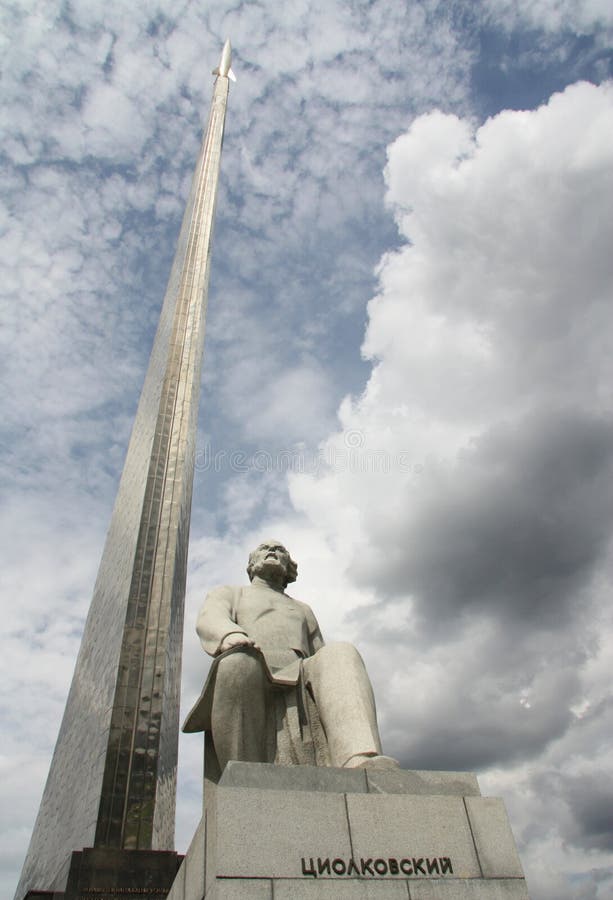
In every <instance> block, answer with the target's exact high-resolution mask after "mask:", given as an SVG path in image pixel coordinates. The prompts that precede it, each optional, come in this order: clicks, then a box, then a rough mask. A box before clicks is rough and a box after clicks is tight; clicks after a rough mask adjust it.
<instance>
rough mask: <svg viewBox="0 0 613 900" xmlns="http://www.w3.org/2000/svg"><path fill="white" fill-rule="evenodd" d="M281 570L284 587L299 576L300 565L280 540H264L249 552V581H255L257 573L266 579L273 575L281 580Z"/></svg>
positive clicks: (275, 578)
mask: <svg viewBox="0 0 613 900" xmlns="http://www.w3.org/2000/svg"><path fill="white" fill-rule="evenodd" d="M281 572H283V580H284V581H285V585H284V587H287V585H288V584H291V583H292V581H295V580H296V578H297V577H298V566H297V564H296V563H295V562H294V560H293V559H292V558H291V556H290V555H289V553H288V551H287V550H286V549H285V547H284V546H283V544H282V543H281V542H280V541H275V540H268V541H262V543H261V544H259V545H258V546H257V547H256V548H255V550H253V551H252V552H251V553H250V554H249V563H248V565H247V575H248V576H249V581H253V578H254V576H255V575H259V576H260V577H261V578H264V579H266V578H267V577H268V578H270V577H271V576H272V577H273V579H274V580H281V579H280V578H279V575H280V574H281Z"/></svg>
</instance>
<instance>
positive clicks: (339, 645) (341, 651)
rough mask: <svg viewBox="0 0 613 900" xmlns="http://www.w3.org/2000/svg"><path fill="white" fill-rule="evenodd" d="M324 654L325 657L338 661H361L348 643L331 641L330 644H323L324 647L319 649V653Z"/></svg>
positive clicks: (354, 649)
mask: <svg viewBox="0 0 613 900" xmlns="http://www.w3.org/2000/svg"><path fill="white" fill-rule="evenodd" d="M324 652H325V655H326V656H330V657H332V656H333V657H335V658H336V659H339V660H340V659H344V660H355V659H359V660H361V659H362V657H361V656H360V654H359V653H358V651H357V650H356V648H355V647H354V646H353V644H350V643H349V642H348V641H333V642H332V643H331V644H325V646H323V647H322V648H321V650H320V651H319V653H324Z"/></svg>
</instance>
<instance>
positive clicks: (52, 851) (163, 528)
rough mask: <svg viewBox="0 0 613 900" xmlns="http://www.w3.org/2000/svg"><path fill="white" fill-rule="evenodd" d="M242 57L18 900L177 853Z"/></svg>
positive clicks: (202, 182) (193, 212)
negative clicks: (216, 245) (182, 691)
mask: <svg viewBox="0 0 613 900" xmlns="http://www.w3.org/2000/svg"><path fill="white" fill-rule="evenodd" d="M230 57H231V48H230V42H229V41H226V44H225V46H224V48H223V52H222V56H221V61H220V64H219V66H218V68H217V69H216V70H215V74H216V75H217V78H216V80H215V86H214V91H213V99H212V104H211V110H210V116H209V121H208V127H207V129H206V132H205V135H204V139H203V142H202V147H201V150H200V155H199V159H198V163H197V166H196V171H195V174H194V179H193V182H192V188H191V193H190V197H189V200H188V204H187V208H186V211H185V216H184V218H183V224H182V227H181V232H180V235H179V241H178V245H177V250H176V254H175V258H174V262H173V266H172V270H171V273H170V278H169V282H168V288H167V291H166V296H165V298H164V303H163V307H162V311H161V315H160V321H159V325H158V330H157V333H156V337H155V341H154V344H153V349H152V352H151V358H150V361H149V367H148V370H147V374H146V377H145V381H144V385H143V390H142V394H141V398H140V402H139V405H138V410H137V413H136V420H135V423H134V427H133V431H132V436H131V438H130V443H129V446H128V452H127V456H126V461H125V465H124V470H123V473H122V476H121V480H120V484H119V489H118V494H117V499H116V502H115V507H114V510H113V515H112V518H111V524H110V528H109V531H108V535H107V539H106V544H105V547H104V551H103V555H102V561H101V563H100V569H99V572H98V578H97V581H96V585H95V588H94V595H93V599H92V602H91V606H90V610H89V614H88V617H87V621H86V623H85V628H84V632H83V638H82V642H81V648H80V651H79V656H78V659H77V663H76V668H75V672H74V676H73V680H72V685H71V688H70V693H69V696H68V700H67V703H66V709H65V712H64V717H63V720H62V724H61V728H60V732H59V736H58V740H57V744H56V747H55V752H54V755H53V760H52V763H51V768H50V771H49V777H48V780H47V784H46V787H45V790H44V794H43V799H42V802H41V806H40V810H39V813H38V817H37V820H36V824H35V826H34V831H33V834H32V840H31V843H30V848H29V850H28V854H27V857H26V861H25V863H24V867H23V871H22V876H21V880H20V882H19V885H18V888H17V894H16V900H23V898H24V896H25V895H26V894H27V892H28V891H29V890H45V891H49V890H58V891H61V890H63V889H64V885H65V883H66V878H67V871H68V864H69V861H70V859H71V854H72V853H73V851H79V850H81V849H82V848H84V847H94V848H117V850H118V851H121V850H149V851H151V850H171V849H172V848H173V846H174V813H175V793H176V768H177V747H178V734H179V686H180V674H181V642H182V636H183V606H184V599H185V580H186V567H187V544H188V536H189V525H190V509H191V499H192V482H193V474H194V445H195V436H196V425H197V416H198V401H199V394H200V369H201V360H202V350H203V342H204V328H205V313H206V300H207V288H208V280H209V266H210V250H211V238H212V231H213V219H214V214H215V203H216V198H217V186H218V178H219V165H220V157H221V148H222V142H223V134H224V125H225V116H226V102H227V97H228V88H229V81H228V79H229V78H232V79H234V74H233V73H232V70H231V68H230V61H231V60H230Z"/></svg>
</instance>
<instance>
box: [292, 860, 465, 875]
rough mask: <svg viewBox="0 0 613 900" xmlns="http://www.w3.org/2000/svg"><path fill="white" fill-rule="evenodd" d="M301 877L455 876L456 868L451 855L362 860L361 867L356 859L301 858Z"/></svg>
mask: <svg viewBox="0 0 613 900" xmlns="http://www.w3.org/2000/svg"><path fill="white" fill-rule="evenodd" d="M301 869H302V874H303V875H307V876H309V877H310V878H317V877H318V876H320V875H329V876H334V875H336V876H337V877H339V878H342V877H343V875H345V876H352V875H357V876H358V877H359V876H364V875H370V876H371V877H372V878H376V877H377V876H379V878H385V877H386V876H387V875H400V876H403V875H408V876H412V875H417V876H418V877H419V876H424V877H426V878H427V877H428V875H453V865H452V862H451V857H450V856H433V857H429V856H406V857H403V858H402V859H396V858H395V857H390V858H389V859H382V858H380V857H379V858H377V859H373V858H372V857H368V858H367V859H364V858H363V857H360V861H359V864H358V862H357V861H356V860H355V859H349V860H347V861H345V860H344V859H341V858H340V857H337V858H336V859H333V860H330V858H329V857H327V858H326V859H322V858H321V857H320V856H318V857H317V863H315V859H314V857H312V856H309V857H306V856H303V857H302V859H301Z"/></svg>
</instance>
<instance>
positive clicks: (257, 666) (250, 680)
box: [216, 651, 266, 687]
mask: <svg viewBox="0 0 613 900" xmlns="http://www.w3.org/2000/svg"><path fill="white" fill-rule="evenodd" d="M265 678H266V676H265V674H264V668H263V666H262V662H261V661H260V659H258V657H257V656H254V655H253V654H251V653H244V652H241V651H238V652H236V653H230V655H229V656H226V657H224V658H223V659H220V660H219V663H218V666H217V678H216V682H217V684H219V683H220V682H222V683H223V684H224V685H228V686H229V685H235V686H236V687H241V686H244V685H246V684H261V683H263V682H264V680H265Z"/></svg>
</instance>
